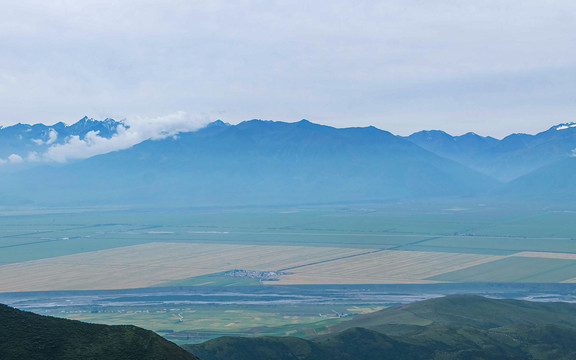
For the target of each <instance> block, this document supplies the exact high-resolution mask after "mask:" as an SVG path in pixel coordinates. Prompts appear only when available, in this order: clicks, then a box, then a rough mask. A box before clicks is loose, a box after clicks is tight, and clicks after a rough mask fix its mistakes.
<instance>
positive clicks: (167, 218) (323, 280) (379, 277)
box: [0, 203, 576, 292]
mask: <svg viewBox="0 0 576 360" xmlns="http://www.w3.org/2000/svg"><path fill="white" fill-rule="evenodd" d="M415 209H416V210H415ZM0 213H1V214H2V215H1V216H0V278H1V279H2V281H1V282H0V292H9V291H38V290H66V289H82V290H89V289H115V288H136V287H149V286H199V285H211V286H214V285H219V286H237V285H249V284H252V285H255V286H257V285H262V284H264V285H265V284H275V285H280V284H285V285H288V284H362V283H365V284H389V283H428V282H446V281H448V282H462V281H536V282H561V281H571V279H574V278H576V273H572V270H571V269H572V266H571V264H572V263H571V261H573V259H572V258H571V256H572V255H574V254H576V240H575V239H574V237H575V236H576V235H575V234H576V213H574V212H568V211H551V210H542V209H518V208H508V207H506V206H503V205H502V206H498V205H490V206H488V205H485V204H467V203H455V204H452V203H450V204H420V205H419V206H418V207H415V206H414V205H413V204H405V205H404V204H390V205H386V204H384V205H382V204H380V205H341V206H331V207H297V208H264V209H180V210H169V209H156V210H150V209H130V210H127V209H124V210H122V209H89V208H87V209H61V210H59V211H57V210H54V209H52V210H49V211H44V210H42V209H32V208H30V209H18V210H14V209H2V211H1V212H0ZM527 252H529V253H531V254H532V255H531V256H532V257H535V258H536V259H527V257H528V256H527V255H526V253H527ZM541 258H548V259H541ZM553 259H557V261H553ZM515 266H518V269H523V270H518V271H516V273H518V274H517V275H515V272H514V271H513V270H514V267H515ZM233 269H244V270H255V271H277V270H282V271H284V273H285V274H283V275H280V276H279V279H278V280H277V281H266V279H264V281H260V280H259V279H254V278H229V277H225V276H224V275H223V273H224V272H226V271H229V270H233ZM502 269H506V270H505V271H507V272H509V274H504V275H502V274H501V270H502ZM525 271H529V272H525ZM483 274H500V275H498V276H496V277H494V276H488V275H483Z"/></svg>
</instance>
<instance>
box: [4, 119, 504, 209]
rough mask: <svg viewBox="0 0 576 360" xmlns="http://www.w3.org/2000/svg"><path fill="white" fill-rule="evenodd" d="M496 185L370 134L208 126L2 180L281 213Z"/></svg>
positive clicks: (314, 127)
mask: <svg viewBox="0 0 576 360" xmlns="http://www.w3.org/2000/svg"><path fill="white" fill-rule="evenodd" d="M495 185H497V182H495V181H493V180H492V179H490V178H489V177H487V176H485V175H482V174H480V173H478V172H476V171H474V170H471V169H469V168H467V167H465V166H464V165H461V164H458V163H456V162H454V161H451V160H447V159H445V158H442V157H439V156H437V155H435V154H432V153H430V152H428V151H426V150H424V149H422V148H421V147H419V146H417V145H414V144H413V143H411V142H409V141H407V140H405V139H402V138H400V137H397V136H395V135H393V134H391V133H389V132H387V131H383V130H379V129H376V128H374V127H367V128H346V129H336V128H333V127H329V126H324V125H318V124H313V123H311V122H309V121H306V120H303V121H300V122H297V123H283V122H272V121H260V120H252V121H246V122H243V123H240V124H238V125H226V124H224V123H221V122H219V123H213V124H212V125H210V126H207V127H205V128H203V129H200V130H198V131H195V132H188V133H180V134H179V135H178V136H176V137H169V138H165V139H162V140H148V141H144V142H142V143H140V144H137V145H135V146H133V147H131V148H129V149H126V150H122V151H116V152H111V153H108V154H103V155H99V156H95V157H92V158H89V159H86V160H84V161H81V162H77V163H72V164H68V165H65V166H61V167H47V166H44V167H40V168H36V169H30V170H26V171H23V172H19V173H17V174H11V175H10V176H5V177H4V178H3V179H1V180H0V189H4V191H9V193H10V194H21V196H28V197H29V198H31V199H34V200H35V201H37V202H39V203H41V202H45V203H56V202H60V203H61V204H65V203H66V202H68V203H75V204H89V203H92V204H94V203H99V202H102V201H113V202H116V203H135V202H139V203H149V204H179V205H185V204H193V205H201V206H205V205H221V206H225V205H263V204H266V205H279V204H303V203H308V204H310V203H338V202H355V201H387V200H391V199H403V198H422V197H426V198H429V197H446V196H448V197H451V196H473V195H475V194H478V193H482V192H487V191H489V190H490V189H492V188H493V187H494V186H495Z"/></svg>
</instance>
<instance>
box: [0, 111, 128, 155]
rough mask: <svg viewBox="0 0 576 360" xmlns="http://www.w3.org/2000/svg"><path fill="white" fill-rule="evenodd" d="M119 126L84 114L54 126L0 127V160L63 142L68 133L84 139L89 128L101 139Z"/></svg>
mask: <svg viewBox="0 0 576 360" xmlns="http://www.w3.org/2000/svg"><path fill="white" fill-rule="evenodd" d="M118 125H120V122H117V121H115V120H113V119H105V120H103V121H98V120H94V119H90V118H88V117H86V116H85V117H83V118H82V119H80V120H79V121H77V122H76V123H74V124H72V125H69V126H66V124H64V123H61V122H59V123H56V124H54V125H44V124H34V125H28V124H16V125H12V126H7V127H0V159H6V158H8V157H9V156H10V155H12V154H16V155H18V156H20V157H22V158H25V157H26V156H28V154H29V153H31V152H37V153H42V152H44V151H45V150H46V149H47V148H48V147H49V146H51V145H53V144H62V143H64V142H65V141H66V139H67V138H68V137H70V136H78V137H79V138H80V139H84V137H85V136H86V134H87V133H88V132H90V131H94V132H98V135H99V136H101V137H103V138H110V137H111V136H112V135H113V134H115V133H116V129H117V128H118Z"/></svg>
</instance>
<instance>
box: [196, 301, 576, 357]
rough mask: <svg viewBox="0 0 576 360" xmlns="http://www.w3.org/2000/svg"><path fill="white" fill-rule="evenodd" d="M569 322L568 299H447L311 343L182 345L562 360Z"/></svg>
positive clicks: (212, 351)
mask: <svg viewBox="0 0 576 360" xmlns="http://www.w3.org/2000/svg"><path fill="white" fill-rule="evenodd" d="M575 320H576V305H575V304H566V303H531V302H526V301H518V300H495V299H486V298H483V297H478V296H450V297H445V298H438V299H432V300H426V301H422V302H418V303H413V304H409V305H404V306H399V307H395V308H390V309H386V310H382V311H379V312H376V313H372V314H367V315H364V316H360V317H357V318H355V319H352V320H350V321H348V322H343V323H340V324H338V325H335V326H333V327H332V328H331V329H330V330H331V333H330V334H327V335H324V336H321V337H319V338H315V339H311V340H303V339H298V338H290V337H275V338H270V337H268V338H252V339H250V338H231V337H228V338H218V339H214V340H210V341H207V342H205V343H203V344H198V345H187V346H185V348H186V349H187V350H188V351H191V352H192V353H194V354H197V355H199V356H200V357H201V358H202V359H203V360H220V359H222V360H224V359H230V360H231V359H255V360H258V359H279V360H280V359H300V360H312V359H347V360H372V359H374V360H376V359H395V360H420V359H422V360H424V359H434V360H472V359H474V360H482V359H485V360H489V359H490V360H494V359H517V360H520V359H523V360H526V359H534V360H536V359H539V360H546V359H554V360H563V359H566V360H568V359H574V358H576V342H574V341H573V339H574V338H575V336H576V321H575ZM368 328H370V329H368ZM232 349H235V350H237V353H236V354H235V353H234V351H233V350H232Z"/></svg>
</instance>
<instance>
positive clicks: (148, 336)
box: [0, 304, 197, 360]
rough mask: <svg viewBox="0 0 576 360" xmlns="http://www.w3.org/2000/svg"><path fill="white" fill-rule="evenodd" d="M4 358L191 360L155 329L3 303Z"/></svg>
mask: <svg viewBox="0 0 576 360" xmlns="http://www.w3.org/2000/svg"><path fill="white" fill-rule="evenodd" d="M0 359H2V360H21V359H27V360H67V359H70V360H77V359H91V360H130V359H134V360H146V359H150V360H159V359H165V360H179V359H181V360H192V359H197V358H196V357H194V356H192V355H190V354H189V353H187V352H185V351H184V350H182V349H181V348H180V347H178V346H177V345H175V344H173V343H171V342H169V341H167V340H165V339H163V338H162V337H160V336H158V335H156V334H155V333H153V332H151V331H148V330H144V329H140V328H137V327H135V326H107V325H96V324H86V323H82V322H79V321H73V320H66V319H58V318H53V317H49V316H41V315H36V314H33V313H29V312H25V311H20V310H16V309H14V308H11V307H8V306H6V305H1V304H0Z"/></svg>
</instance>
